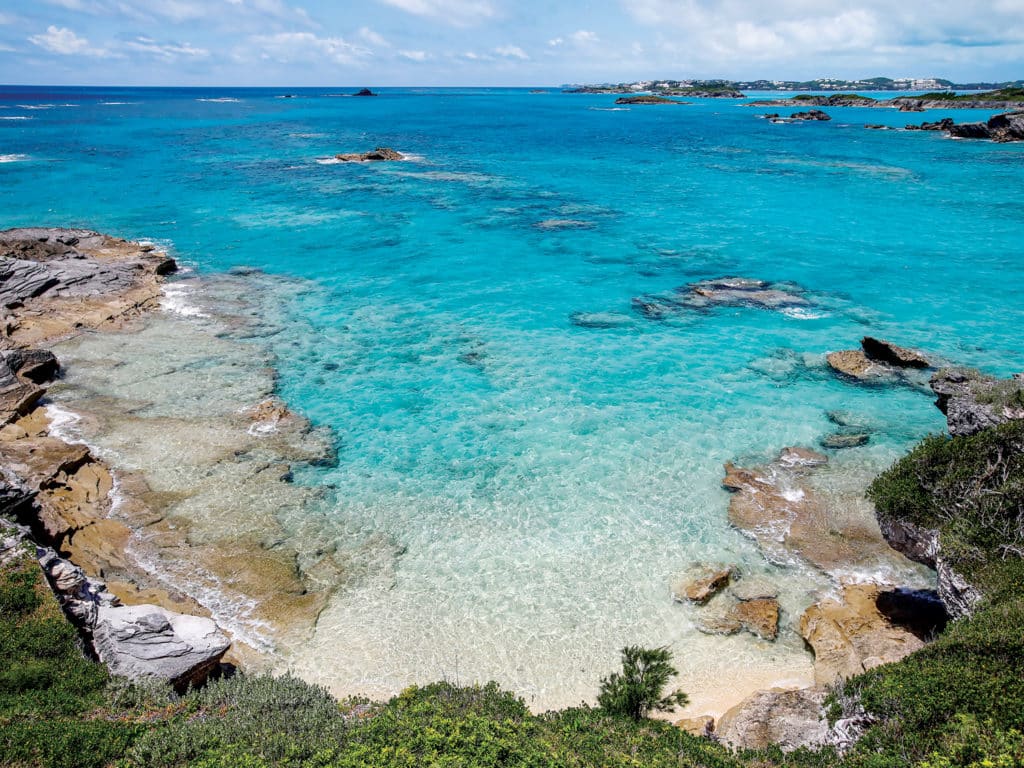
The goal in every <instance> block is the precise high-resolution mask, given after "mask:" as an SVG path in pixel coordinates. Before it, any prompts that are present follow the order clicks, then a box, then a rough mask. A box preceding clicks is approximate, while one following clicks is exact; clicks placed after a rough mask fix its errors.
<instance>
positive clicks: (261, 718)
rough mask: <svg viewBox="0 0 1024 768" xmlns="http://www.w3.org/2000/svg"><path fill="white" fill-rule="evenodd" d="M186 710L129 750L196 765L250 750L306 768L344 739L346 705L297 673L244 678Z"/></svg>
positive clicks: (137, 760)
mask: <svg viewBox="0 0 1024 768" xmlns="http://www.w3.org/2000/svg"><path fill="white" fill-rule="evenodd" d="M185 703H186V704H187V706H186V707H185V708H184V712H183V714H181V715H179V716H177V717H175V718H174V719H172V720H171V721H170V722H168V723H166V724H163V725H157V726H156V727H153V728H151V729H149V730H148V731H146V733H145V734H143V735H142V737H141V738H139V739H138V741H136V743H135V744H133V745H132V747H131V749H129V750H128V754H127V762H128V764H129V765H136V766H147V767H149V766H153V767H154V768H156V767H157V766H189V765H193V764H194V763H196V762H197V761H199V760H200V759H207V758H209V759H213V756H215V755H217V754H224V753H225V751H227V753H229V754H234V755H236V756H237V754H239V753H240V751H241V752H244V753H245V754H247V755H251V756H252V757H254V758H258V759H260V760H263V761H265V762H267V763H270V764H272V765H281V766H288V765H302V764H303V763H304V761H307V760H310V759H312V758H313V757H314V756H315V755H316V754H317V753H319V752H321V751H324V750H332V749H335V748H336V747H337V745H338V744H339V743H340V742H341V741H342V740H343V738H344V732H345V721H344V719H343V717H342V715H341V711H340V709H339V707H338V702H337V701H335V699H334V698H333V697H332V696H331V695H330V694H329V693H328V692H327V691H326V690H325V689H323V688H321V687H319V686H315V685H310V684H308V683H305V682H303V681H302V680H299V679H298V678H295V677H288V676H286V677H279V678H272V677H256V676H254V677H249V676H245V675H238V676H236V677H234V678H231V679H229V680H218V681H214V682H212V683H210V684H208V685H207V686H206V687H205V688H203V689H202V690H200V691H197V692H194V693H191V694H189V696H188V697H186V702H185Z"/></svg>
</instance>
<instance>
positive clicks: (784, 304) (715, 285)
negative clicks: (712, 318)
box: [632, 277, 813, 320]
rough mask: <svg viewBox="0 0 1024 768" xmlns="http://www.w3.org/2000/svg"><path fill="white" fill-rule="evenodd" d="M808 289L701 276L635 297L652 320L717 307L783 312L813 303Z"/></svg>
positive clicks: (638, 309) (636, 307) (640, 310)
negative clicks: (671, 290)
mask: <svg viewBox="0 0 1024 768" xmlns="http://www.w3.org/2000/svg"><path fill="white" fill-rule="evenodd" d="M805 293H806V292H805V291H804V289H803V288H801V287H800V286H798V285H795V284H793V283H770V282H768V281H765V280H757V279H753V278H748V277H721V278H715V279H712V280H700V281H698V282H694V283H689V284H687V285H684V286H682V287H680V288H677V289H676V290H675V292H674V293H671V294H646V295H644V296H637V297H635V298H634V299H633V302H632V303H633V309H634V311H636V312H637V313H639V314H640V315H642V316H643V317H646V318H647V319H649V320H664V319H665V318H667V317H670V316H671V315H673V314H678V313H680V312H685V311H693V310H703V309H710V308H714V307H754V308H757V309H767V310H773V311H779V312H783V311H786V310H792V309H798V308H807V307H810V306H812V305H813V303H812V302H811V300H810V299H808V298H807V297H806V296H805Z"/></svg>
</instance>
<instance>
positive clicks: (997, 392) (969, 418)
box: [929, 368, 1024, 436]
mask: <svg viewBox="0 0 1024 768" xmlns="http://www.w3.org/2000/svg"><path fill="white" fill-rule="evenodd" d="M929 385H930V386H931V388H932V391H933V392H935V394H936V396H937V399H936V401H935V405H936V406H937V407H938V409H939V410H940V411H942V413H943V414H944V415H945V416H946V424H947V427H948V429H949V434H951V435H953V436H959V435H973V434H975V433H977V432H980V431H982V430H983V429H988V428H989V427H995V426H998V425H999V424H1003V423H1005V422H1007V421H1011V420H1015V419H1024V379H1022V378H1021V377H1020V375H1018V376H1015V377H1014V378H1012V379H997V378H995V377H994V376H988V375H986V374H983V373H981V372H980V371H976V370H974V369H972V368H944V369H942V370H940V371H938V372H937V373H935V375H933V376H932V378H931V381H930V382H929Z"/></svg>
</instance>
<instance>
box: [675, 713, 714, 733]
mask: <svg viewBox="0 0 1024 768" xmlns="http://www.w3.org/2000/svg"><path fill="white" fill-rule="evenodd" d="M675 726H676V728H682V729H683V730H684V731H686V732H687V733H690V734H693V735H694V736H703V737H705V738H710V737H711V734H712V733H714V732H715V718H713V717H712V716H711V715H701V716H700V717H684V718H683V719H682V720H676V722H675Z"/></svg>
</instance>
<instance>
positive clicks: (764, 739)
mask: <svg viewBox="0 0 1024 768" xmlns="http://www.w3.org/2000/svg"><path fill="white" fill-rule="evenodd" d="M827 695H828V691H827V690H826V689H824V688H806V689H803V690H795V691H792V690H784V689H781V688H773V689H771V690H767V691H758V692H757V693H755V694H753V695H752V696H750V697H749V698H747V699H745V700H744V701H742V702H740V703H739V704H737V705H736V706H735V707H733V708H732V709H730V710H729V711H728V712H726V713H725V714H724V715H722V717H720V718H719V719H718V723H717V724H716V726H715V733H716V735H717V737H718V738H719V739H720V740H722V741H724V742H725V743H726V744H729V745H730V746H733V747H737V748H746V749H764V748H766V747H769V746H771V745H773V744H776V745H778V746H779V747H780V748H781V749H782V750H784V751H790V750H793V749H796V748H798V747H803V746H813V745H817V744H822V743H823V742H824V741H825V740H826V738H827V737H828V721H827V719H826V718H825V713H824V709H823V707H822V705H823V703H824V701H825V697H826V696H827Z"/></svg>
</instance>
